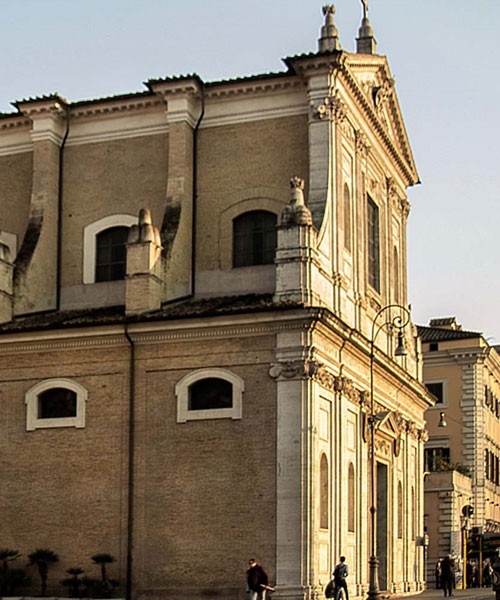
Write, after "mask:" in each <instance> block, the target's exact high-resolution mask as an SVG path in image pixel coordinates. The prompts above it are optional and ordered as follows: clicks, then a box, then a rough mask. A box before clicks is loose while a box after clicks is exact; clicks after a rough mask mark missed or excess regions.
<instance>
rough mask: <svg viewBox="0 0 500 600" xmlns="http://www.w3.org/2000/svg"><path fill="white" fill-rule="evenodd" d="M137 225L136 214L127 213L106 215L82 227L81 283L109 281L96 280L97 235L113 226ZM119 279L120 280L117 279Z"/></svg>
mask: <svg viewBox="0 0 500 600" xmlns="http://www.w3.org/2000/svg"><path fill="white" fill-rule="evenodd" d="M132 225H137V216H134V215H128V214H115V215H108V216H106V217H103V218H102V219H98V220H97V221H94V222H93V223H90V224H89V225H87V226H86V227H84V229H83V283H84V284H89V283H111V282H109V281H103V282H96V280H95V275H96V254H97V236H98V235H99V234H100V233H102V232H103V231H105V230H106V229H111V228H113V227H131V226H132ZM117 281H120V280H117Z"/></svg>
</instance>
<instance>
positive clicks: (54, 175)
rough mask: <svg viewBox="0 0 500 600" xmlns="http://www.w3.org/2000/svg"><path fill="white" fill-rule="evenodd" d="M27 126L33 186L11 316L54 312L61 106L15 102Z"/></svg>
mask: <svg viewBox="0 0 500 600" xmlns="http://www.w3.org/2000/svg"><path fill="white" fill-rule="evenodd" d="M16 106H17V108H18V110H19V111H20V112H22V113H23V114H26V115H28V116H29V118H30V119H31V121H32V130H31V140H32V143H33V182H32V191H31V205H30V213H29V219H28V223H27V227H26V231H25V234H24V239H23V241H22V244H21V248H20V250H19V252H18V255H17V257H16V261H15V267H16V269H15V276H14V277H15V278H14V289H15V301H14V302H15V304H14V306H15V313H16V314H20V313H31V312H38V311H42V310H49V309H54V308H56V304H57V285H58V283H59V282H58V272H57V271H58V251H59V247H58V246H59V235H60V231H59V212H60V210H59V209H60V207H59V201H60V198H59V170H60V154H61V153H60V148H61V145H62V142H63V139H64V135H65V132H66V118H67V111H66V105H65V102H64V100H62V98H59V97H57V96H51V97H48V98H41V99H35V100H27V101H23V102H19V103H17V105H16Z"/></svg>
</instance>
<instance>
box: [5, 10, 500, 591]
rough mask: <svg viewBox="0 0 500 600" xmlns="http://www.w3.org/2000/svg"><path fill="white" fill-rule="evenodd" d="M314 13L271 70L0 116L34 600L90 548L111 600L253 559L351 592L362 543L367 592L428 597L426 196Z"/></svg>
mask: <svg viewBox="0 0 500 600" xmlns="http://www.w3.org/2000/svg"><path fill="white" fill-rule="evenodd" d="M333 12H334V10H333V7H331V6H327V7H325V9H324V13H325V23H324V25H323V27H322V28H321V36H320V40H319V44H318V51H317V52H311V53H307V54H303V55H300V56H294V57H290V58H287V59H285V61H284V62H285V66H286V69H285V70H284V71H283V72H279V73H271V74H266V75H256V76H252V77H243V78H237V79H234V80H230V81H216V82H204V81H202V80H201V79H200V78H199V77H198V76H196V75H194V76H181V77H168V78H165V79H156V80H150V81H149V82H148V83H147V87H146V89H145V90H144V91H142V92H137V93H130V94H126V95H122V96H116V97H111V98H103V99H97V100H90V101H82V102H74V103H68V102H66V101H65V100H64V99H63V98H62V97H60V96H58V95H51V96H47V97H42V98H30V99H26V100H21V101H18V102H16V103H15V107H16V112H13V113H9V114H2V115H0V206H1V207H2V210H1V211H0V242H1V245H0V249H1V253H0V322H1V323H2V324H1V326H0V356H1V359H0V398H1V402H2V408H3V411H2V414H3V418H2V420H1V422H0V423H1V424H0V427H1V432H0V445H1V451H0V482H1V485H0V503H1V505H2V519H1V521H0V539H1V540H2V545H3V546H4V547H8V548H12V549H17V550H19V551H20V552H21V553H22V554H23V555H26V554H28V553H29V552H31V551H33V550H34V549H35V548H49V549H52V550H53V551H54V552H56V553H57V554H58V556H59V559H60V560H59V563H58V564H56V565H53V566H52V567H51V571H50V575H49V593H53V594H61V591H60V589H59V588H58V584H57V582H58V581H59V580H60V579H61V578H62V577H63V576H64V571H65V570H66V569H68V568H70V567H75V566H80V567H82V568H84V569H85V571H86V575H89V576H92V575H95V574H96V573H94V571H92V569H93V568H96V567H92V565H91V563H90V558H89V557H90V556H91V555H92V554H95V553H97V552H104V553H109V554H111V555H112V556H114V557H115V558H116V562H115V563H113V564H111V565H110V566H109V572H110V575H111V576H112V577H114V578H115V579H117V580H119V582H120V586H119V588H118V591H117V593H118V594H119V595H121V596H125V597H127V598H141V599H142V598H155V599H156V598H158V599H163V598H165V599H166V598H168V599H169V600H173V599H177V598H179V599H180V598H185V597H189V598H191V599H193V598H202V597H206V596H210V595H218V596H219V597H221V598H227V599H229V598H230V599H231V600H234V598H237V597H244V595H245V582H244V577H245V570H246V568H247V562H248V558H249V557H251V556H255V557H256V558H257V559H258V560H259V562H261V563H262V564H264V565H265V567H266V569H267V570H268V572H269V575H270V578H271V580H272V582H273V583H275V584H276V586H277V592H276V596H279V597H283V598H290V599H292V598H293V599H299V598H300V599H303V598H313V597H315V595H316V594H318V593H322V588H323V587H324V586H325V585H326V583H327V581H328V580H329V578H330V576H331V572H332V569H333V566H334V564H335V563H336V561H337V559H338V556H339V555H340V554H341V553H342V554H344V555H345V556H346V557H347V561H348V563H349V566H350V574H349V589H350V595H351V598H361V597H364V596H365V595H366V591H367V588H368V559H369V553H370V548H369V543H368V541H369V540H370V539H371V536H372V535H375V534H376V537H375V539H376V553H377V557H378V559H379V565H380V566H379V581H380V587H381V589H382V590H387V591H389V592H398V593H407V592H408V593H412V592H417V591H419V590H421V589H422V588H423V586H424V578H423V546H422V540H423V516H424V514H423V480H422V473H423V470H424V465H423V459H424V457H423V446H424V442H425V440H426V432H425V420H424V412H425V410H426V409H427V408H428V407H429V406H430V404H431V399H430V396H429V394H428V392H427V390H426V389H425V387H424V386H423V384H422V382H421V381H422V378H421V366H422V360H421V355H420V349H419V344H418V340H417V335H416V328H415V327H414V326H413V325H412V323H411V322H408V321H407V320H405V319H404V318H403V317H404V316H405V315H406V314H407V313H406V310H407V307H408V304H407V265H406V228H407V219H408V214H409V203H408V200H407V188H408V187H409V186H412V185H413V184H415V183H417V181H418V175H417V172H416V169H415V164H414V161H413V157H412V153H411V149H410V145H409V142H408V138H407V135H406V131H405V126H404V122H403V119H402V117H401V112H400V108H399V104H398V100H397V96H396V92H395V87H394V80H393V78H392V75H391V72H390V70H389V66H388V61H387V59H386V57H384V56H380V55H378V54H377V53H376V46H375V40H374V38H373V33H372V30H371V27H370V24H369V22H368V18H367V16H366V13H365V15H364V17H363V21H362V26H361V28H360V30H359V36H358V39H357V51H356V52H355V53H350V52H346V51H345V50H342V48H341V46H340V41H339V37H338V34H337V30H336V27H335V24H334V20H333ZM394 323H398V324H400V325H402V327H401V329H398V328H395V327H394V326H393V324H394ZM401 344H404V347H405V348H406V355H405V356H401V354H402V353H401V352H396V347H397V348H398V349H401ZM491 385H493V383H492V384H491ZM371 389H372V390H373V395H372V396H371V397H370V390H371ZM478 389H479V388H478ZM492 389H493V388H492ZM497 406H498V405H497ZM372 425H374V426H373V430H374V432H375V433H374V437H372V436H371V435H370V431H371V429H370V428H371V426H372ZM492 439H493V438H492ZM488 448H489V450H490V451H491V453H492V456H493V453H494V452H495V446H494V444H493V441H492V442H491V444H490V445H489V446H488ZM371 449H373V450H374V456H373V459H374V460H373V463H371V461H370V460H369V459H370V450H371ZM466 456H467V460H469V459H470V460H472V458H471V456H472V454H470V453H469V454H467V455H466ZM496 456H497V458H496V460H497V463H496V465H497V467H496V468H497V471H496V473H497V477H498V454H497V455H496ZM457 460H462V458H460V459H457ZM491 460H493V459H491ZM489 464H492V462H490V463H489ZM372 466H373V469H374V471H373V473H374V478H373V482H374V486H375V487H374V488H372V487H371V484H370V481H372V479H371V473H372V471H371V467H372ZM372 493H373V495H374V497H375V498H376V500H375V504H376V509H377V511H376V518H375V528H376V531H373V530H371V529H370V510H369V507H370V504H371V497H372ZM492 497H493V496H492ZM488 514H491V513H488ZM27 593H29V591H27V590H24V591H23V594H27Z"/></svg>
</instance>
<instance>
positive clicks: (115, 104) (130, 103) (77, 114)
mask: <svg viewBox="0 0 500 600" xmlns="http://www.w3.org/2000/svg"><path fill="white" fill-rule="evenodd" d="M161 106H162V101H161V99H160V98H157V97H156V96H153V95H150V94H148V95H147V96H144V95H137V96H131V97H129V98H127V97H124V98H117V99H116V100H115V99H113V98H112V99H110V100H104V101H102V102H99V101H98V100H95V101H92V102H89V103H88V104H76V105H73V106H72V107H71V112H70V116H71V118H72V119H73V118H74V119H82V118H88V117H101V116H105V117H108V116H112V115H117V114H121V113H128V112H134V111H141V110H145V109H149V108H154V107H161Z"/></svg>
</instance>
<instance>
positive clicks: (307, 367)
mask: <svg viewBox="0 0 500 600" xmlns="http://www.w3.org/2000/svg"><path fill="white" fill-rule="evenodd" d="M318 369H319V365H318V363H317V362H314V361H312V360H294V361H288V362H281V363H275V364H273V365H271V367H270V369H269V375H270V376H271V377H272V378H273V379H309V378H311V377H312V376H313V375H314V374H315V373H316V372H317V371H318Z"/></svg>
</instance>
